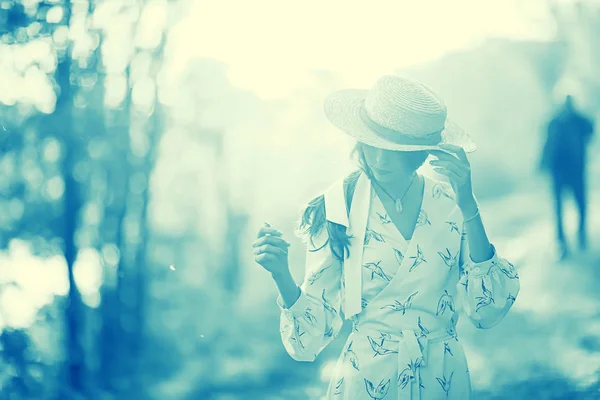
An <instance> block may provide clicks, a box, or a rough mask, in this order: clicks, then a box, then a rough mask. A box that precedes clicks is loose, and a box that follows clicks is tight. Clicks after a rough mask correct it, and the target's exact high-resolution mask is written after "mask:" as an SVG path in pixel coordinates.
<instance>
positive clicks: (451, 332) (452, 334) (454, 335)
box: [446, 326, 458, 342]
mask: <svg viewBox="0 0 600 400" xmlns="http://www.w3.org/2000/svg"><path fill="white" fill-rule="evenodd" d="M446 332H447V333H448V336H450V337H451V338H452V339H454V340H456V341H457V342H458V334H457V332H456V329H454V327H453V326H451V327H449V328H446Z"/></svg>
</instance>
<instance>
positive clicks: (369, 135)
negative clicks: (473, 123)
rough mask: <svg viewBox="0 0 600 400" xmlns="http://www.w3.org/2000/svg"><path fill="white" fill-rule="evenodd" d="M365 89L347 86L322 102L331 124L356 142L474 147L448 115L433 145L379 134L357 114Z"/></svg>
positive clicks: (424, 147) (410, 148)
mask: <svg viewBox="0 0 600 400" xmlns="http://www.w3.org/2000/svg"><path fill="white" fill-rule="evenodd" d="M367 93H368V90H361V89H346V90H340V91H338V92H335V93H333V94H331V95H329V96H328V97H327V98H326V100H325V104H324V111H325V116H326V117H327V119H329V121H331V123H332V124H334V125H335V126H337V127H338V128H340V129H341V130H343V131H344V132H346V133H347V134H349V135H350V136H352V137H354V138H355V139H356V140H358V141H359V142H361V143H364V144H367V145H369V146H373V147H377V148H380V149H385V150H393V151H421V150H436V149H439V146H440V145H441V144H452V145H455V146H459V147H462V148H463V149H464V150H465V152H467V153H472V152H474V151H475V150H477V146H476V145H475V143H474V142H473V140H472V139H471V137H470V136H469V135H468V134H467V133H466V132H465V131H464V130H462V129H461V128H460V127H459V126H458V125H457V124H455V123H454V122H452V121H451V120H449V119H446V124H445V128H444V130H443V131H442V135H441V136H442V139H441V141H440V142H439V143H437V144H435V145H412V144H411V145H409V144H398V143H394V142H392V141H389V140H387V139H384V138H382V137H381V136H379V135H378V134H377V133H376V132H374V131H373V130H372V129H371V128H369V127H368V126H367V125H366V124H365V123H364V122H363V121H362V119H361V117H360V112H361V108H362V107H363V104H364V101H365V98H366V97H367Z"/></svg>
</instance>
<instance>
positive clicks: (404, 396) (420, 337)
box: [353, 329, 457, 400]
mask: <svg viewBox="0 0 600 400" xmlns="http://www.w3.org/2000/svg"><path fill="white" fill-rule="evenodd" d="M366 331H368V329H366ZM353 334H355V335H356V334H357V335H359V336H363V335H365V332H364V331H363V329H361V330H360V332H358V331H356V332H354V333H353ZM367 334H368V333H367ZM373 336H375V335H373ZM390 336H391V339H388V340H390V341H393V342H396V341H397V342H398V344H397V349H398V350H397V351H398V375H397V376H396V380H395V382H394V383H393V384H395V385H397V386H398V400H420V399H421V390H420V385H421V371H420V369H421V367H424V366H425V365H426V363H427V359H428V351H429V344H431V343H438V342H442V341H445V340H449V339H454V338H456V337H457V336H456V331H455V330H454V329H440V330H437V331H433V332H429V333H426V334H425V333H421V332H418V333H417V331H415V330H412V329H402V330H399V331H395V332H394V334H393V335H390ZM388 348H389V347H388ZM445 355H446V354H445V351H444V357H445Z"/></svg>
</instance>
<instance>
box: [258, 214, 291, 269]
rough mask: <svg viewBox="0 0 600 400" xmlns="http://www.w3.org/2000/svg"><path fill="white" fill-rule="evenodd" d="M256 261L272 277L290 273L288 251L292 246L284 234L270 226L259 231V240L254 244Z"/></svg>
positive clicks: (266, 225)
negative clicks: (284, 237)
mask: <svg viewBox="0 0 600 400" xmlns="http://www.w3.org/2000/svg"><path fill="white" fill-rule="evenodd" d="M252 247H253V248H254V260H255V261H256V262H257V263H258V264H260V265H261V266H262V267H263V268H264V269H266V270H267V271H269V272H270V273H271V274H272V275H280V274H282V273H287V272H288V271H289V266H288V249H289V247H290V244H289V243H288V242H287V241H286V240H285V239H283V234H282V233H281V232H280V231H279V230H277V229H275V228H273V227H271V226H270V225H269V224H265V226H263V227H261V228H260V229H259V230H258V234H257V239H256V240H255V241H254V243H253V244H252Z"/></svg>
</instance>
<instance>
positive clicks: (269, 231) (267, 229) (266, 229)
mask: <svg viewBox="0 0 600 400" xmlns="http://www.w3.org/2000/svg"><path fill="white" fill-rule="evenodd" d="M266 235H271V236H279V237H281V236H283V234H282V233H281V232H280V231H278V230H277V229H275V228H273V227H271V225H268V224H266V225H265V226H262V227H261V228H260V229H259V230H258V234H257V235H256V237H258V238H261V237H263V236H266Z"/></svg>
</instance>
